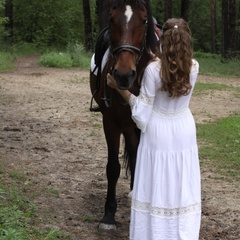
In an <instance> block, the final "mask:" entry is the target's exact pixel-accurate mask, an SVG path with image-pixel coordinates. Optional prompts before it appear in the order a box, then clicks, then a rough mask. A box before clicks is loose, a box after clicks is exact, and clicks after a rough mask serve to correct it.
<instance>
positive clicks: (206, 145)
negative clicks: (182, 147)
mask: <svg viewBox="0 0 240 240" xmlns="http://www.w3.org/2000/svg"><path fill="white" fill-rule="evenodd" d="M197 136H198V139H199V140H200V142H202V143H203V144H201V145H200V148H199V156H200V159H201V160H202V161H203V162H204V159H210V160H211V161H212V163H213V164H214V165H215V166H216V167H217V169H218V170H219V173H221V174H223V175H225V176H229V177H234V178H237V179H238V180H240V115H239V114H238V115H234V116H229V117H227V118H223V119H220V120H218V121H217V122H215V123H209V124H197Z"/></svg>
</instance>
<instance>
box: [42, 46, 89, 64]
mask: <svg viewBox="0 0 240 240" xmlns="http://www.w3.org/2000/svg"><path fill="white" fill-rule="evenodd" d="M91 55H92V54H90V53H87V52H86V51H85V49H84V47H83V45H82V44H79V43H69V44H68V46H67V49H66V52H56V51H53V52H49V53H46V54H43V55H42V57H41V59H40V64H41V65H43V66H45V67H58V68H71V67H82V68H89V66H90V60H91Z"/></svg>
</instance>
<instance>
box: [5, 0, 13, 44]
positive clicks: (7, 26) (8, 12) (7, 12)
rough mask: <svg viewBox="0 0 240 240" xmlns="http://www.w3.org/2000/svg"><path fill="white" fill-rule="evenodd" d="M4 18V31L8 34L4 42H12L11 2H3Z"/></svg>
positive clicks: (10, 0)
mask: <svg viewBox="0 0 240 240" xmlns="http://www.w3.org/2000/svg"><path fill="white" fill-rule="evenodd" d="M5 17H6V18H7V23H6V24H5V30H6V31H7V33H8V36H7V38H6V40H9V41H12V38H13V1H12V0H6V2H5Z"/></svg>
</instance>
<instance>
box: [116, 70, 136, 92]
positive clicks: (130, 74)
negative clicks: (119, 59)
mask: <svg viewBox="0 0 240 240" xmlns="http://www.w3.org/2000/svg"><path fill="white" fill-rule="evenodd" d="M113 77H114V79H115V80H116V82H117V85H118V87H119V88H120V89H122V90H126V89H129V88H131V87H132V86H133V83H134V81H135V80H136V78H137V71H136V70H135V69H130V70H128V71H127V72H120V71H119V70H117V69H114V71H113Z"/></svg>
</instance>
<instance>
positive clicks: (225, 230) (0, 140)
mask: <svg viewBox="0 0 240 240" xmlns="http://www.w3.org/2000/svg"><path fill="white" fill-rule="evenodd" d="M36 60H37V57H31V58H22V59H19V60H18V61H17V67H16V69H15V70H14V71H12V72H8V73H1V74H0V156H1V158H0V160H1V159H2V160H4V161H5V162H6V164H7V165H8V167H9V170H11V169H14V168H16V169H18V171H21V172H23V173H24V174H25V175H26V176H27V180H26V182H25V184H26V186H27V185H30V184H32V185H34V188H35V190H36V194H35V195H34V194H32V195H34V197H33V201H34V202H35V204H36V205H37V207H38V209H39V213H38V215H39V222H40V223H39V224H40V226H41V227H52V228H59V229H61V230H63V231H66V232H68V233H69V234H70V235H71V239H73V240H102V239H104V240H110V239H116V240H118V239H128V226H129V211H130V202H129V200H128V198H127V195H128V193H129V180H128V179H127V178H126V177H125V171H124V170H123V171H122V173H121V177H120V179H119V182H118V188H117V200H118V211H117V214H116V220H117V221H118V228H117V231H116V232H111V233H105V232H100V231H99V230H98V223H99V220H100V219H101V217H102V215H103V208H104V201H105V194H106V177H105V167H106V157H107V153H106V144H105V139H104V135H103V130H102V127H101V114H100V113H91V112H90V111H89V106H90V99H91V94H90V90H89V74H88V71H85V70H80V69H72V70H66V69H52V68H43V67H39V66H38V65H37V64H36ZM198 81H199V82H211V83H213V82H214V83H221V84H226V85H230V86H234V87H240V79H225V78H215V77H209V76H199V79H198ZM191 109H192V112H193V114H194V117H195V120H196V122H197V123H204V122H212V121H215V120H216V119H218V118H221V117H224V116H228V115H230V114H233V113H236V112H239V111H240V100H239V97H238V98H237V97H236V95H235V93H234V90H233V89H231V88H229V89H227V90H224V91H223V90H218V91H216V90H214V91H212V90H209V91H205V92H204V94H195V95H194V96H193V97H192V102H191ZM201 172H202V200H203V214H202V225H201V237H200V239H206V240H212V239H221V240H222V239H227V240H229V239H240V227H239V226H240V187H239V186H240V184H239V182H229V181H226V180H224V178H223V177H222V176H219V175H218V174H217V173H216V171H215V169H214V168H213V167H212V165H211V163H210V162H209V161H208V160H201Z"/></svg>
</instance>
